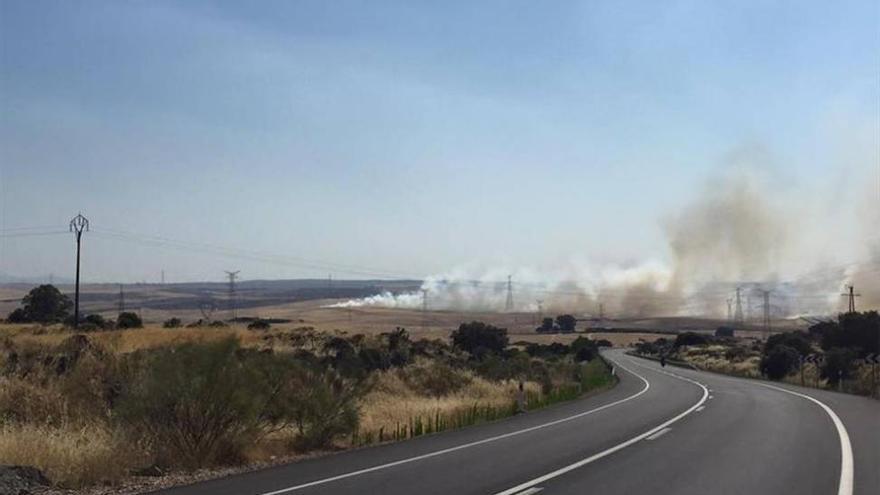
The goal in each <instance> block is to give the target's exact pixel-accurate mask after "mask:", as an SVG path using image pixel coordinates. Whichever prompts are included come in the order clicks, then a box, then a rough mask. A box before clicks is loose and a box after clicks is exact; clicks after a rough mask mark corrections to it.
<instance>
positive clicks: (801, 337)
mask: <svg viewBox="0 0 880 495" xmlns="http://www.w3.org/2000/svg"><path fill="white" fill-rule="evenodd" d="M778 345H784V346H788V347H791V348H793V349H795V350H796V351H797V352H798V353H799V354H800V355H801V356H806V355H809V354H811V353H812V352H813V346H812V345H810V336H809V334H806V333H804V332H783V333H777V334H775V335H771V336H770V337H768V338H767V342H766V343H765V344H764V354H769V353H770V351H772V350H773V348H774V347H776V346H778Z"/></svg>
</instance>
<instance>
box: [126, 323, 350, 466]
mask: <svg viewBox="0 0 880 495" xmlns="http://www.w3.org/2000/svg"><path fill="white" fill-rule="evenodd" d="M127 365H128V366H127V368H128V370H129V374H130V378H129V380H128V383H129V384H128V386H127V387H126V388H125V389H124V390H123V391H122V398H121V400H120V401H119V406H118V407H117V410H116V412H117V417H118V418H119V420H120V421H121V422H123V423H124V424H126V425H128V426H129V427H130V428H131V429H132V431H133V432H134V433H136V436H138V437H139V438H140V439H141V440H142V441H143V442H144V443H146V444H148V445H149V446H151V448H152V452H153V455H154V456H155V458H156V462H157V463H158V464H159V465H160V466H176V465H183V466H184V467H188V468H195V467H203V466H211V465H218V464H231V463H237V462H240V461H242V459H243V451H244V449H245V448H246V447H247V446H248V445H251V444H253V443H254V442H255V441H256V440H257V439H259V438H260V437H261V436H263V435H265V434H267V433H269V432H271V431H277V430H281V429H283V428H284V427H286V426H295V427H296V429H297V430H298V432H299V435H298V436H297V437H296V439H295V442H296V445H297V446H298V447H300V448H317V447H323V446H326V445H327V444H329V443H330V442H331V441H332V440H333V439H335V438H336V437H337V436H339V435H345V434H349V433H350V432H351V431H352V430H353V429H354V428H355V427H356V425H357V419H358V410H357V400H358V399H359V398H360V396H361V394H362V392H363V387H362V386H361V384H360V383H359V382H351V381H348V380H345V379H343V378H341V377H340V376H339V375H338V374H336V373H335V372H332V371H327V370H324V369H320V368H312V367H310V365H309V364H308V363H305V362H303V361H300V360H298V359H295V358H292V357H291V356H288V355H277V354H274V353H271V352H257V351H254V350H247V349H242V348H241V347H240V345H239V342H238V341H237V340H236V339H234V338H231V339H225V340H221V341H219V342H212V343H188V344H183V345H179V346H176V347H167V348H161V349H156V350H150V351H147V352H141V353H135V354H133V355H131V356H129V357H128V363H127Z"/></svg>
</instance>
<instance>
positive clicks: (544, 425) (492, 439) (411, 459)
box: [259, 366, 696, 495]
mask: <svg viewBox="0 0 880 495" xmlns="http://www.w3.org/2000/svg"><path fill="white" fill-rule="evenodd" d="M620 367H621V368H623V369H624V370H626V371H628V372H629V373H631V374H632V375H633V376H635V377H636V378H638V379H639V380H641V381H642V382H644V384H645V386H644V387H643V388H642V389H641V390H639V391H638V392H636V393H635V394H633V395H630V396H627V397H624V398H623V399H620V400H616V401H614V402H609V403H608V404H605V405H603V406H599V407H597V408H595V409H590V410H589V411H584V412H581V413H578V414H574V415H572V416H567V417H565V418H561V419H557V420H554V421H550V422H548V423H542V424H540V425H536V426H531V427H529V428H524V429H522V430H516V431H512V432H509V433H504V434H502V435H496V436H494V437H489V438H484V439H482V440H477V441H475V442H470V443H465V444H461V445H456V446H455V447H449V448H447V449H442V450H436V451H434V452H429V453H427V454H422V455H417V456H415V457H407V458H405V459H400V460H397V461H393V462H389V463H386V464H379V465H377V466H371V467H368V468H364V469H358V470H357V471H350V472H348V473H343V474H340V475H336V476H331V477H329V478H323V479H319V480H315V481H310V482H308V483H303V484H301V485H296V486H291V487H288V488H282V489H280V490H275V491H271V492H264V493H260V494H259V495H279V494H281V493H290V492H294V491H297V490H302V489H303V488H309V487H312V486H317V485H323V484H325V483H331V482H333V481H339V480H342V479H345V478H351V477H353V476H360V475H362V474H367V473H372V472H374V471H380V470H382V469H388V468H391V467H394V466H400V465H401V464H409V463H410V462H416V461H421V460H423V459H429V458H431V457H437V456H440V455H444V454H449V453H451V452H456V451H458V450H463V449H467V448H470V447H476V446H477V445H483V444H486V443H490V442H495V441H498V440H502V439H505V438H510V437H514V436H517V435H522V434H523V433H529V432H532V431H535V430H540V429H542V428H548V427H550V426H555V425H558V424H561V423H566V422H568V421H572V420H575V419H578V418H582V417H584V416H587V415H589V414H593V413H595V412H599V411H602V410H605V409H608V408H610V407H614V406H617V405H620V404H623V403H624V402H628V401H631V400H633V399H635V398H636V397H638V396H640V395H642V394H644V393H645V392H647V391H648V389H649V388H651V384H650V383H648V380H646V379H645V377H643V376H641V375H639V374H638V373H635V372H634V371H632V370H630V369H628V368H625V367H623V366H620ZM695 383H696V382H695ZM664 426H665V425H664ZM531 486H533V485H529V486H523V487H522V488H520V489H521V490H523V489H525V488H530V487H531ZM511 493H513V492H511Z"/></svg>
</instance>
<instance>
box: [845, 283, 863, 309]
mask: <svg viewBox="0 0 880 495" xmlns="http://www.w3.org/2000/svg"><path fill="white" fill-rule="evenodd" d="M846 288H847V292H846V293H844V294H841V296H843V297H846V298H849V308H848V309H847V313H855V312H856V298H857V297H861V296H862V295H861V294H856V293H855V292H854V291H855V287H853V286H852V285H847V286H846Z"/></svg>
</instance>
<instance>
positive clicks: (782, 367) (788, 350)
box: [761, 344, 801, 380]
mask: <svg viewBox="0 0 880 495" xmlns="http://www.w3.org/2000/svg"><path fill="white" fill-rule="evenodd" d="M800 356H801V355H800V354H799V353H798V351H797V349H794V348H793V347H789V346H787V345H783V344H780V345H777V346H775V347H773V348H772V350H771V351H770V352H769V353H768V354H767V355H765V356H764V358H763V359H761V373H763V374H765V375H767V377H768V378H770V379H771V380H779V379H782V378H785V377H786V376H787V375H788V374H789V373H791V372H792V371H794V370H796V369H797V367H798V366H799V365H800Z"/></svg>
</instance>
